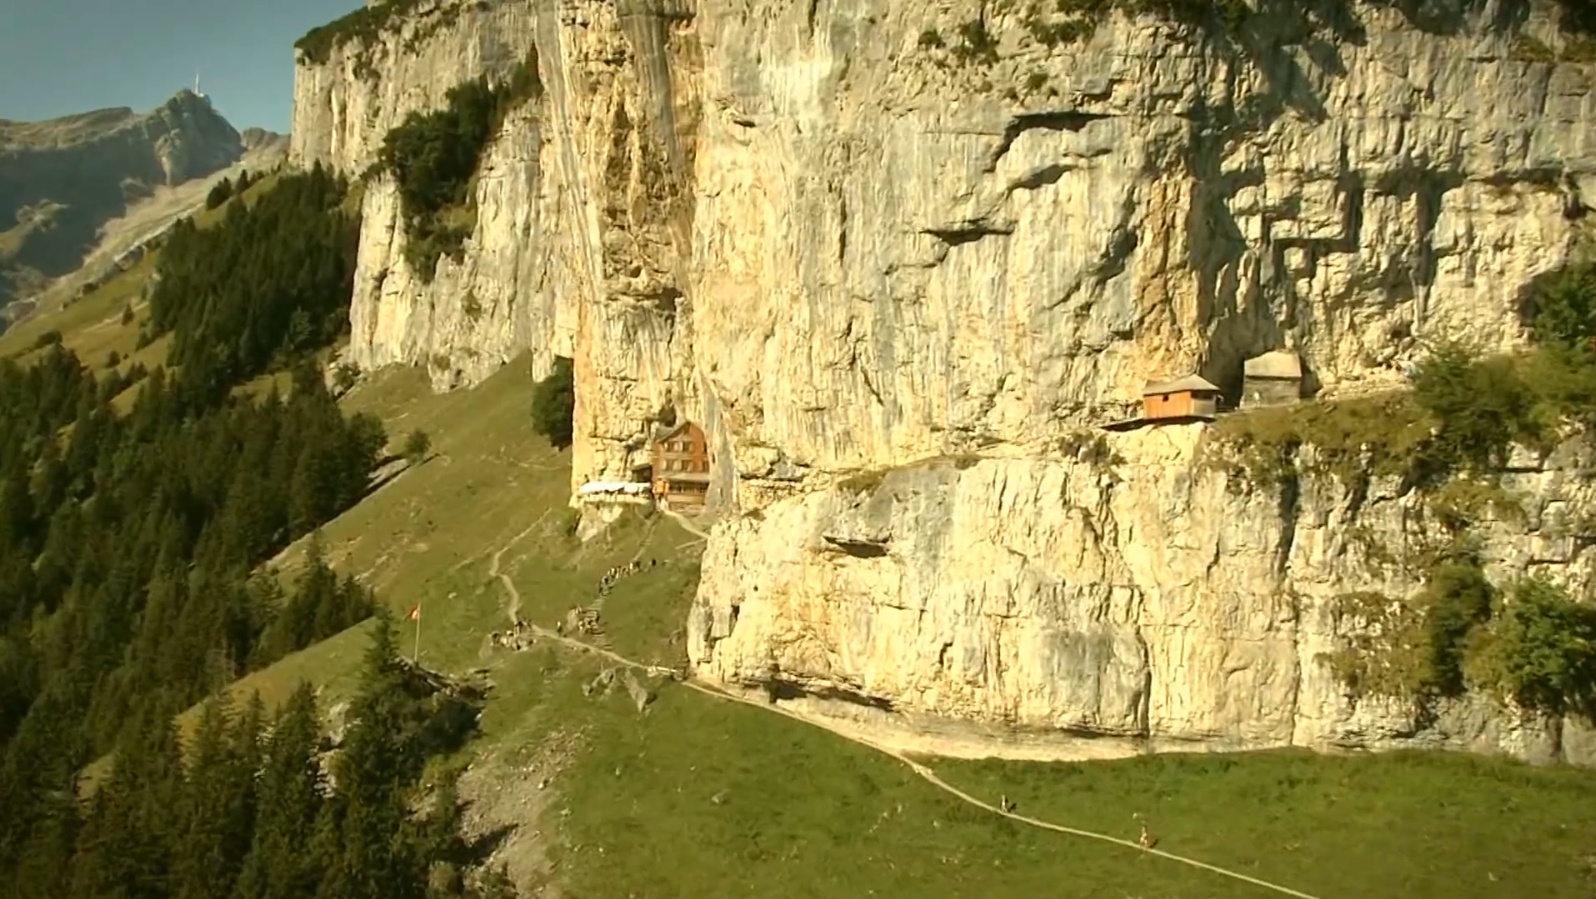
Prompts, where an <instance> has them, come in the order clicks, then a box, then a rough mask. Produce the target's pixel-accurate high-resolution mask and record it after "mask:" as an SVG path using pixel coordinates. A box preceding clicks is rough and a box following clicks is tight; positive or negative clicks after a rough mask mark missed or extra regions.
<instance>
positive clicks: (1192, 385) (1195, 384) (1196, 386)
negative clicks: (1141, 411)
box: [1142, 375, 1219, 396]
mask: <svg viewBox="0 0 1596 899" xmlns="http://www.w3.org/2000/svg"><path fill="white" fill-rule="evenodd" d="M1187 391H1191V392H1193V393H1218V392H1219V388H1218V387H1216V386H1214V385H1213V384H1211V383H1209V381H1208V379H1207V378H1204V377H1202V376H1201V375H1187V376H1186V377H1184V378H1178V379H1176V380H1174V381H1159V382H1155V383H1152V384H1148V385H1147V387H1146V388H1145V389H1143V390H1142V396H1163V395H1164V394H1169V393H1185V392H1187Z"/></svg>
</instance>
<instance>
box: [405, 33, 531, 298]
mask: <svg viewBox="0 0 1596 899" xmlns="http://www.w3.org/2000/svg"><path fill="white" fill-rule="evenodd" d="M540 89H541V86H540V85H539V83H538V80H537V60H536V57H535V56H530V57H528V58H527V59H526V60H524V61H523V62H522V63H521V65H519V66H518V67H517V68H516V70H515V72H514V73H512V75H511V77H510V78H509V79H507V80H506V81H504V82H503V83H501V84H498V85H491V84H489V82H488V78H487V76H486V75H484V76H482V77H480V78H477V79H475V80H473V81H467V82H466V83H464V84H459V85H456V86H454V87H452V88H450V89H449V92H448V94H446V95H445V104H444V107H443V108H442V109H436V110H432V111H430V112H412V113H410V115H408V116H406V117H405V120H404V122H403V123H402V124H401V125H399V127H397V128H395V129H393V130H392V131H389V132H388V134H387V136H386V137H385V138H383V144H382V152H381V153H380V154H379V155H378V157H377V165H376V168H377V169H378V170H381V171H386V172H388V173H389V174H391V175H392V176H393V178H394V181H395V182H396V184H397V186H398V189H399V202H400V206H401V208H402V210H403V213H404V221H405V238H406V243H405V261H406V262H408V263H409V264H410V267H411V268H412V269H414V270H415V272H416V274H418V275H420V276H421V279H422V281H424V282H429V283H430V282H431V281H432V277H433V275H434V274H435V273H436V271H437V267H438V259H439V258H441V257H443V256H445V255H447V256H449V257H450V258H451V259H454V260H456V261H458V260H459V259H460V258H461V256H462V254H463V252H464V248H465V239H466V238H467V237H470V236H471V232H472V230H473V229H475V227H476V203H475V199H474V197H473V188H474V182H475V177H476V171H477V164H478V162H479V161H480V159H481V157H482V151H483V150H484V149H486V148H487V145H488V142H489V141H490V140H492V138H493V135H494V134H495V133H497V132H498V130H499V127H500V126H501V125H502V124H503V123H504V117H505V116H506V115H508V114H509V112H510V110H512V109H514V108H515V107H516V106H517V105H518V104H520V103H521V102H522V101H524V100H527V99H529V98H531V97H534V96H536V95H537V93H538V91H539V90H540Z"/></svg>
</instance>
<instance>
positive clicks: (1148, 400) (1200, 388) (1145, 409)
mask: <svg viewBox="0 0 1596 899" xmlns="http://www.w3.org/2000/svg"><path fill="white" fill-rule="evenodd" d="M1218 413H1219V388H1218V387H1215V386H1214V385H1213V384H1211V383H1209V382H1208V380H1207V379H1205V378H1203V377H1201V376H1199V375H1187V376H1186V377H1184V378H1180V379H1179V380H1175V381H1163V382H1159V383H1153V384H1148V385H1147V388H1146V389H1145V390H1143V391H1142V419H1143V420H1144V421H1171V420H1173V421H1183V420H1188V419H1194V418H1195V419H1200V420H1203V421H1212V420H1213V419H1214V416H1215V415H1217V414H1218Z"/></svg>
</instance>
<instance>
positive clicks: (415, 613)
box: [405, 603, 421, 621]
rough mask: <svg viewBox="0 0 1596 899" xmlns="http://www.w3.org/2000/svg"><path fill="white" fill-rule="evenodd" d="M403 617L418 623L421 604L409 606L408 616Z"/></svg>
mask: <svg viewBox="0 0 1596 899" xmlns="http://www.w3.org/2000/svg"><path fill="white" fill-rule="evenodd" d="M405 617H406V618H409V619H410V620H411V621H420V620H421V604H420V603H417V604H416V605H413V606H411V607H410V614H409V615H406V616H405Z"/></svg>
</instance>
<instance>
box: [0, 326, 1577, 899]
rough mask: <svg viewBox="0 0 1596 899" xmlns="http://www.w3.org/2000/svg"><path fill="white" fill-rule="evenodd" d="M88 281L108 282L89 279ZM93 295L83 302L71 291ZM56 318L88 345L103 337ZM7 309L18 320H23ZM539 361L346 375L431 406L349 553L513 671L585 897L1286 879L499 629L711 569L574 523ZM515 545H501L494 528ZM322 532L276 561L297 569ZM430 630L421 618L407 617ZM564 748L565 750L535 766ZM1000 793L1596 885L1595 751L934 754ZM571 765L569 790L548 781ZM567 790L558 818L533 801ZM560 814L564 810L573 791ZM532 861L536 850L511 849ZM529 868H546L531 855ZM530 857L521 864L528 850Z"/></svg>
mask: <svg viewBox="0 0 1596 899" xmlns="http://www.w3.org/2000/svg"><path fill="white" fill-rule="evenodd" d="M85 302H87V301H85ZM71 311H72V310H70V309H69V310H63V311H62V313H58V315H61V314H66V313H68V312H71ZM79 314H80V315H81V319H80V320H78V321H77V323H76V327H73V326H72V324H71V323H64V322H63V320H62V319H60V318H57V319H55V322H56V323H55V324H53V325H51V324H47V325H45V326H44V327H60V328H61V329H62V330H63V332H65V334H66V339H67V343H68V344H69V345H72V346H87V345H88V344H87V343H86V342H85V341H88V340H92V339H98V338H97V337H94V336H92V335H90V334H86V333H83V330H84V327H85V325H87V326H89V327H92V326H93V325H94V324H95V316H94V315H87V314H82V313H81V312H80V313H79ZM9 337H10V335H8V338H9ZM528 379H529V371H528V369H527V366H526V365H525V363H524V360H523V361H520V362H517V363H514V364H512V365H510V366H508V367H507V368H506V369H505V370H504V371H503V372H501V373H500V374H499V375H497V376H496V377H494V378H493V379H491V380H489V381H488V382H487V383H486V384H484V385H482V386H480V387H478V388H477V389H475V390H472V391H468V392H461V393H456V394H451V395H447V396H441V397H440V396H432V395H430V394H429V393H428V392H427V390H426V383H425V377H424V376H423V375H422V374H421V373H420V372H417V371H403V370H400V371H392V372H388V373H385V374H383V375H380V376H378V377H376V378H373V379H372V380H371V381H370V382H368V383H366V384H363V385H361V386H360V387H357V388H356V389H355V390H354V391H353V392H352V393H351V394H350V396H349V397H348V398H346V400H345V405H346V406H347V407H349V408H351V409H359V410H365V411H370V412H373V413H375V414H378V415H379V416H381V417H382V418H383V419H384V420H385V422H386V423H387V425H388V430H389V433H390V436H391V437H392V439H393V441H394V444H395V445H398V444H400V443H401V442H402V441H403V439H404V435H405V434H406V433H408V432H409V431H410V430H411V429H413V428H421V429H423V430H426V431H427V432H428V433H429V434H430V435H431V436H432V438H433V447H434V448H433V455H432V456H431V457H430V458H429V459H428V460H427V461H425V462H423V463H422V464H420V465H419V466H417V467H415V468H413V469H410V470H407V471H404V472H403V473H401V474H399V476H398V477H396V478H395V479H393V480H392V481H391V482H389V483H387V484H386V485H385V486H383V487H382V488H381V489H380V490H378V491H377V492H376V493H374V494H373V495H372V496H371V497H370V498H368V499H367V500H366V501H365V502H363V503H362V504H361V505H360V506H358V507H357V508H355V509H353V510H351V511H350V512H349V513H347V514H345V515H344V516H342V517H340V518H339V519H338V520H336V521H334V522H332V523H330V524H329V525H328V526H327V528H326V529H325V535H326V539H327V542H328V546H329V549H330V551H331V554H332V557H333V559H334V562H335V564H336V565H337V566H338V567H339V568H340V569H341V570H343V571H346V572H353V573H357V574H361V575H363V576H364V577H366V578H367V580H368V582H369V583H371V584H372V585H373V586H375V587H376V588H377V590H378V591H379V596H380V598H381V599H382V600H383V601H385V602H386V603H387V604H388V605H390V606H391V607H392V608H394V609H395V610H398V611H400V612H403V611H404V610H406V609H408V608H409V607H410V606H411V605H413V604H415V603H417V602H419V603H421V604H422V606H423V610H424V618H423V627H424V629H423V632H422V659H423V661H424V662H425V663H426V664H428V665H429V666H433V667H437V668H441V669H443V670H447V671H451V672H456V673H459V672H465V671H469V670H471V669H475V668H479V667H480V668H487V669H488V670H489V674H490V677H491V678H492V680H493V681H494V683H495V688H494V691H493V694H492V697H491V700H490V702H489V704H488V706H487V708H486V710H485V712H484V716H483V721H482V730H483V733H482V736H481V738H480V739H479V740H477V741H476V742H475V743H474V744H473V746H472V747H471V749H470V751H469V753H468V757H467V758H463V759H460V760H459V761H460V763H462V764H470V765H472V766H474V767H476V768H477V769H479V770H488V769H492V770H493V771H495V772H504V776H498V775H497V774H496V775H495V777H496V778H497V779H496V782H495V783H493V784H492V785H491V786H490V787H489V788H487V791H486V792H484V789H483V788H482V787H480V786H479V787H477V788H476V792H475V793H473V794H471V795H473V797H474V798H475V799H476V800H477V801H478V802H479V804H480V805H481V806H482V807H489V806H494V807H497V806H503V807H505V808H508V809H511V813H510V814H511V817H510V818H509V820H513V821H516V822H517V823H520V824H521V825H522V826H523V830H525V831H527V832H529V833H530V832H531V831H533V830H537V831H541V832H543V833H544V834H546V835H556V834H557V836H555V837H554V838H553V839H552V840H550V839H549V838H548V837H545V838H544V840H543V841H544V842H553V843H554V844H555V845H552V846H529V845H521V846H512V848H511V849H510V850H507V851H510V852H512V853H549V854H552V855H553V857H554V859H555V866H554V871H553V873H552V874H551V875H549V876H552V877H553V878H554V879H557V880H558V881H559V882H560V883H562V884H563V885H564V886H565V887H566V888H567V893H568V895H572V896H580V897H584V899H604V897H616V899H620V897H628V896H647V897H649V899H656V897H672V896H683V897H687V896H692V897H703V896H749V895H757V896H781V897H789V896H791V897H796V896H826V897H831V896H869V895H877V896H901V895H918V896H923V897H941V896H950V897H951V896H981V897H1003V896H1016V897H1019V896H1024V897H1027V899H1029V897H1032V896H1036V895H1047V896H1082V897H1087V896H1093V897H1095V896H1103V897H1125V896H1132V897H1175V896H1216V897H1218V896H1263V895H1269V894H1268V893H1266V892H1264V891H1262V890H1260V889H1259V888H1256V887H1252V886H1248V885H1246V884H1241V883H1237V882H1233V881H1230V880H1227V879H1224V878H1221V877H1219V876H1217V875H1214V874H1211V873H1206V872H1203V871H1198V870H1194V869H1190V868H1187V867H1184V866H1181V865H1179V864H1177V863H1174V862H1170V861H1167V860H1162V859H1158V858H1156V857H1150V856H1144V855H1141V854H1140V853H1137V852H1135V851H1132V850H1127V849H1124V848H1121V847H1116V846H1112V845H1105V844H1099V843H1095V842H1091V841H1084V840H1080V839H1076V838H1071V837H1066V836H1063V835H1059V834H1054V833H1049V832H1045V831H1039V830H1035V829H1032V828H1027V827H1024V826H1022V825H1019V824H1016V823H1014V822H1010V821H1007V820H1004V819H1001V818H998V817H996V816H993V815H991V814H989V813H986V812H983V811H980V810H978V809H974V808H971V807H968V806H965V805H962V804H961V803H959V802H957V801H956V800H954V799H953V798H951V797H948V796H946V795H945V794H942V793H940V792H938V791H936V790H935V789H934V788H932V787H931V786H930V785H928V784H926V783H925V782H923V781H921V780H919V779H918V778H916V777H915V776H914V775H913V774H912V773H911V772H909V771H908V770H907V769H906V768H904V767H903V766H902V765H899V764H898V763H896V762H893V761H891V760H890V759H887V758H885V757H883V756H880V755H878V754H875V753H874V752H872V751H871V750H868V749H865V748H862V747H858V746H855V745H853V744H850V743H848V742H846V741H844V740H842V739H840V738H838V737H836V736H833V735H831V734H829V733H827V732H825V731H822V730H819V729H817V728H813V727H809V726H806V725H804V724H801V723H799V722H795V721H792V720H790V719H786V718H783V717H780V716H776V715H770V714H766V713H763V712H761V711H759V710H757V709H753V708H749V707H746V706H740V705H734V704H730V703H722V702H717V701H716V700H714V699H711V698H709V697H706V696H703V695H700V694H698V693H695V692H692V691H689V690H687V689H685V688H682V687H680V686H676V685H671V684H669V683H658V682H656V683H654V684H653V685H652V686H653V688H654V689H655V690H656V691H657V692H658V698H657V700H656V701H655V702H654V703H653V704H652V705H651V706H650V707H649V709H648V711H647V712H646V713H644V714H639V713H638V711H637V710H636V708H635V706H634V705H633V703H632V701H631V699H630V698H629V697H628V696H627V695H626V692H625V690H615V691H612V692H610V693H608V694H605V693H602V692H600V693H596V694H594V695H592V696H589V695H587V694H586V693H585V692H584V690H583V687H584V686H585V685H587V684H589V683H590V681H591V680H592V678H593V675H594V674H596V673H597V672H598V671H599V667H598V665H597V664H596V663H595V662H593V661H591V660H589V659H586V658H579V657H573V656H571V655H570V654H568V653H565V652H561V651H557V650H556V649H554V648H551V647H544V646H538V647H534V648H533V649H531V650H529V651H527V652H522V653H509V652H506V651H503V650H496V651H490V650H489V648H488V646H487V639H486V633H487V631H489V630H493V629H501V628H503V627H504V625H505V623H506V620H507V619H506V612H505V594H504V591H503V590H502V589H501V585H500V584H498V583H497V582H496V578H494V577H493V576H492V575H493V573H494V571H495V568H494V561H495V557H496V556H497V559H498V568H497V570H498V571H502V572H503V573H505V574H507V575H509V576H510V578H511V579H512V581H513V582H514V583H515V585H516V587H517V589H518V591H519V593H520V594H521V597H522V607H521V608H522V615H523V616H524V617H526V618H529V619H532V620H535V621H538V622H540V623H544V624H552V623H553V622H554V621H555V620H556V619H557V618H558V617H559V616H560V615H561V614H562V613H563V611H564V610H565V609H567V608H569V607H570V606H572V605H575V604H578V603H586V602H589V601H590V600H591V598H592V595H593V590H594V586H595V584H596V581H597V579H598V577H599V575H600V573H601V572H602V571H603V570H604V569H605V568H607V567H608V566H610V565H613V564H619V563H624V562H626V561H628V560H630V559H631V558H633V557H634V556H638V555H641V557H642V558H644V559H645V560H646V559H648V558H654V557H658V558H662V559H665V560H667V564H666V565H665V567H664V568H661V569H654V570H650V571H645V572H644V573H642V574H640V575H637V576H634V577H632V578H628V579H624V580H622V581H621V583H620V584H619V585H618V586H617V588H616V590H615V591H614V593H613V595H612V596H611V597H610V598H609V599H608V600H607V602H606V605H605V611H604V617H605V622H606V626H607V629H608V634H607V635H606V637H605V638H604V640H605V641H606V642H608V643H609V644H610V645H611V646H612V647H613V648H614V649H616V650H617V651H620V652H622V653H624V654H627V655H630V656H633V657H640V658H647V659H649V660H656V661H661V662H674V661H680V659H681V658H682V654H683V648H682V641H681V634H680V631H681V626H682V622H683V621H684V619H685V608H686V605H687V603H688V601H689V599H690V597H691V593H692V590H693V588H694V585H695V583H696V568H695V567H694V565H695V563H696V553H697V552H698V550H699V548H700V547H699V546H698V545H696V544H695V543H694V541H693V540H692V538H691V535H689V534H687V533H685V532H684V531H682V530H681V529H680V528H679V527H678V526H676V525H675V524H674V523H671V522H669V521H666V520H660V519H655V520H652V521H651V522H644V521H640V520H628V521H626V522H624V523H623V524H621V525H620V526H618V527H617V528H615V529H614V530H613V531H612V532H611V533H610V534H609V535H608V536H607V537H605V538H601V539H599V540H597V541H595V542H593V543H591V544H588V545H587V546H582V545H579V544H577V543H576V542H575V541H574V540H572V539H571V538H570V537H569V536H568V535H567V528H568V525H569V517H568V513H566V511H565V510H564V503H565V499H566V496H567V494H568V490H569V475H570V470H569V457H568V455H566V454H562V453H556V452H554V451H553V450H552V449H550V448H549V447H548V445H547V444H546V443H544V442H543V441H542V440H541V439H539V438H538V437H536V436H535V435H533V434H532V433H531V431H530V428H529V427H528V426H527V415H526V408H525V406H526V402H527V386H528ZM501 549H503V550H504V552H503V553H502V554H501V553H499V550H501ZM301 552H302V547H294V548H291V549H290V550H289V551H288V552H286V553H285V554H284V555H283V557H282V558H280V559H279V560H277V563H276V564H277V566H278V567H279V569H280V570H282V571H284V572H285V573H286V574H287V575H288V576H292V571H293V569H294V567H295V563H296V561H297V559H298V558H299V554H300V553H301ZM367 630H368V627H366V626H362V627H358V628H354V629H352V630H350V631H348V632H346V633H344V634H340V635H339V636H337V637H334V638H333V639H330V640H327V641H325V642H323V643H321V644H319V645H317V646H314V647H312V648H310V649H308V650H305V651H303V652H300V653H297V654H295V655H293V656H291V657H289V658H287V659H284V660H283V661H282V662H280V663H278V664H277V665H274V666H272V667H271V668H268V669H266V670H264V671H261V672H257V673H255V674H253V675H251V676H249V677H248V678H246V679H245V680H244V681H242V682H241V683H240V684H239V685H237V687H236V688H235V691H234V692H235V693H237V694H243V693H246V692H248V691H251V690H258V691H260V692H261V693H262V694H263V695H264V696H265V697H266V698H267V699H268V700H271V701H278V700H280V699H282V698H283V697H285V696H286V695H287V694H288V692H289V691H291V690H292V689H293V687H294V685H295V684H297V683H298V682H299V681H300V680H301V679H308V680H310V681H312V682H314V683H317V684H319V685H321V686H322V688H323V695H324V703H326V705H327V706H331V705H332V704H334V703H335V702H336V701H337V700H338V698H339V697H340V696H342V695H346V694H347V693H348V691H349V690H350V688H352V686H353V683H354V675H355V671H356V669H357V668H358V665H359V660H360V656H361V653H362V651H363V650H364V647H365V633H366V632H367ZM405 637H406V642H405V644H404V645H406V647H407V648H408V646H409V637H410V634H409V632H408V631H406V632H405ZM549 747H569V748H570V751H568V752H566V753H564V757H563V760H562V761H561V762H560V763H559V764H557V765H552V766H549V767H544V768H539V767H538V765H539V764H541V763H540V762H539V761H538V759H539V757H540V755H542V754H546V753H544V750H546V749H548V748H549ZM934 767H935V768H936V769H937V770H938V771H939V772H940V773H941V774H942V775H943V776H944V777H946V778H947V779H949V780H950V781H951V782H953V783H955V784H957V785H960V786H962V787H964V788H966V789H968V790H970V791H971V792H973V793H974V794H976V795H978V796H982V797H985V798H988V799H991V800H994V801H995V800H996V798H997V797H998V796H1000V795H1007V796H1008V797H1009V798H1011V799H1014V800H1017V801H1018V803H1019V810H1020V811H1021V812H1022V813H1025V814H1030V815H1033V816H1036V817H1040V818H1043V819H1045V820H1051V821H1056V822H1059V823H1064V824H1072V825H1077V826H1084V827H1088V828H1092V829H1098V830H1102V831H1105V832H1109V833H1113V834H1116V835H1119V836H1123V837H1126V838H1130V839H1134V838H1135V837H1136V834H1137V826H1136V821H1135V819H1134V818H1133V817H1132V816H1133V813H1138V812H1139V813H1141V814H1143V815H1144V816H1146V820H1147V821H1148V823H1149V825H1150V827H1151V828H1152V831H1153V833H1154V835H1156V836H1157V837H1158V838H1159V839H1160V844H1159V848H1161V849H1166V850H1169V851H1172V852H1176V853H1179V854H1184V855H1190V856H1193V857H1196V858H1199V859H1202V860H1204V861H1208V862H1212V863H1215V864H1220V865H1226V866H1231V867H1234V868H1237V869H1238V870H1241V871H1243V872H1246V873H1249V874H1253V875H1255V876H1260V877H1263V878H1265V879H1269V880H1274V881H1276V882H1281V883H1284V884H1286V885H1288V886H1292V887H1295V888H1297V889H1300V890H1303V891H1304V892H1308V893H1312V894H1315V895H1319V896H1324V897H1327V899H1328V897H1336V896H1360V897H1363V896H1369V897H1377V896H1391V897H1415V896H1437V897H1448V899H1450V897H1466V896H1517V895H1533V896H1538V897H1539V896H1545V897H1558V896H1569V897H1576V896H1577V897H1588V896H1590V895H1592V892H1593V891H1596V836H1593V835H1596V776H1593V775H1591V774H1590V773H1588V772H1576V771H1568V770H1535V769H1529V768H1526V767H1523V766H1519V765H1512V764H1505V763H1494V762H1487V761H1482V760H1477V759H1470V758H1464V757H1458V756H1451V755H1446V756H1410V755H1395V756H1356V757H1342V758H1324V757H1316V756H1312V755H1308V754H1305V753H1296V752H1287V753H1262V754H1253V755H1246V756H1171V757H1161V758H1149V759H1137V760H1131V761H1124V762H1108V763H1093V764H1090V765H1085V764H1083V765H1038V764H1028V763H1008V762H954V761H940V762H936V763H935V765H934ZM542 777H551V780H550V790H549V791H548V792H547V793H542V794H539V793H538V791H537V783H538V782H539V780H540V779H541V778H542ZM537 795H542V796H543V797H544V801H549V799H550V798H552V801H553V803H555V804H554V805H553V806H552V807H550V808H549V809H548V810H547V811H546V812H545V814H544V815H543V816H542V817H541V818H538V819H535V820H534V819H533V818H531V817H530V815H531V812H529V811H527V810H528V809H532V808H536V807H537V806H538V804H539V803H537V802H534V801H532V799H533V797H535V796H537ZM562 812H568V813H566V814H561V813H562ZM512 861H513V859H512ZM522 867H523V869H525V868H526V867H527V866H522ZM512 870H515V866H514V865H513V864H512Z"/></svg>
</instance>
